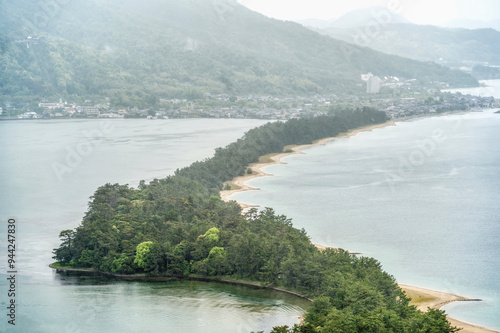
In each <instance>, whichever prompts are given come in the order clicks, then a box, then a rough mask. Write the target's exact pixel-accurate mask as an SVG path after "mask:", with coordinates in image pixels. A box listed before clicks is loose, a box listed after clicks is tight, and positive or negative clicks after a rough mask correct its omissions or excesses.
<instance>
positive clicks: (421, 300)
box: [399, 284, 498, 333]
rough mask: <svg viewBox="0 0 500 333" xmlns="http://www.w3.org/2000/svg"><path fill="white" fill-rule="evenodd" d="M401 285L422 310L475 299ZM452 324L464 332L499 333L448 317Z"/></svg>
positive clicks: (414, 303) (413, 302)
mask: <svg viewBox="0 0 500 333" xmlns="http://www.w3.org/2000/svg"><path fill="white" fill-rule="evenodd" d="M399 287H400V288H401V289H403V291H404V292H405V293H406V295H407V296H408V297H410V298H411V299H412V301H411V303H410V304H413V305H415V306H416V307H417V309H419V310H421V311H427V308H428V307H429V308H433V309H441V308H442V307H443V306H445V305H446V304H448V303H451V302H457V301H475V300H472V299H469V298H466V297H462V296H458V295H454V294H449V293H444V292H441V291H435V290H429V289H424V288H418V287H413V286H407V285H403V284H400V285H399ZM448 320H449V322H450V323H451V325H452V326H456V327H461V328H462V330H461V331H460V332H462V333H498V331H493V330H489V329H486V328H483V327H479V326H475V325H472V324H468V323H464V322H462V321H459V320H456V319H453V318H450V317H448Z"/></svg>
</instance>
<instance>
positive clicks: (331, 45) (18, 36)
mask: <svg viewBox="0 0 500 333" xmlns="http://www.w3.org/2000/svg"><path fill="white" fill-rule="evenodd" d="M39 5H40V4H35V5H34V4H33V2H32V1H29V0H17V1H10V2H7V1H3V2H0V52H3V54H2V57H1V58H0V101H11V102H19V101H25V102H34V101H37V102H38V101H40V100H41V99H56V100H58V99H59V98H65V99H68V100H71V101H75V102H80V101H84V100H86V99H91V100H95V101H100V102H104V101H109V102H110V103H111V104H112V106H113V107H138V108H149V107H165V108H171V107H172V106H173V105H172V104H171V103H170V99H175V98H178V99H188V100H199V99H203V98H204V96H205V93H211V94H221V93H226V94H228V95H232V96H230V97H229V101H228V103H229V102H231V103H234V102H235V101H236V99H235V97H234V95H239V96H244V95H248V94H263V95H274V96H292V95H293V96H297V95H298V96H309V95H315V94H318V93H320V94H332V93H334V94H337V95H342V94H358V93H363V92H364V90H365V89H364V88H363V87H362V85H361V83H362V81H361V80H360V74H362V73H366V72H372V73H373V74H375V75H379V76H381V77H383V76H397V77H400V78H402V79H417V80H418V82H419V84H420V86H432V85H433V84H434V82H435V81H442V82H447V83H449V84H450V85H452V86H470V85H477V81H476V80H474V79H473V78H472V77H470V76H469V75H467V74H465V73H462V72H460V71H452V70H449V69H447V68H444V67H441V66H438V65H436V64H432V63H423V62H418V61H413V60H409V59H404V58H401V57H397V56H390V55H387V54H383V53H380V52H376V51H373V50H371V49H368V48H362V47H358V46H354V45H351V44H348V43H345V42H343V41H339V40H335V39H332V38H330V37H327V36H322V35H320V34H318V33H315V32H313V31H310V30H308V29H306V28H304V27H302V26H301V25H299V24H296V23H292V22H282V21H278V20H273V19H270V18H267V17H265V16H263V15H260V14H258V13H255V12H252V11H250V10H248V9H246V8H245V7H243V6H241V5H239V4H238V3H237V2H236V1H229V0H228V1H222V0H189V1H187V0H186V1H178V0H161V1H157V0H144V1H133V0H129V1H122V0H120V1H118V0H105V1H101V0H99V1H97V0H85V1H84V0H74V1H70V2H68V1H64V2H63V3H61V2H57V1H55V2H52V5H47V6H46V7H44V6H42V5H40V6H39ZM28 36H44V37H46V38H45V39H44V40H43V41H40V42H38V43H37V44H35V43H31V44H29V48H28V47H27V45H28V44H27V43H25V42H16V41H22V40H24V39H26V38H27V37H28ZM246 106H247V107H250V108H251V107H252V105H251V103H248V105H246ZM268 106H269V107H272V106H273V105H272V103H271V102H270V104H269V105H268ZM207 107H210V106H209V103H208V102H207Z"/></svg>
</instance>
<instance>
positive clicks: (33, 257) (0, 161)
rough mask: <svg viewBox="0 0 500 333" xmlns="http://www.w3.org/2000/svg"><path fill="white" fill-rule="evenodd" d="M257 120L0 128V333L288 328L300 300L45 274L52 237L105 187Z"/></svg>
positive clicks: (131, 180) (161, 172) (181, 159)
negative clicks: (11, 221)
mask: <svg viewBox="0 0 500 333" xmlns="http://www.w3.org/2000/svg"><path fill="white" fill-rule="evenodd" d="M263 123H264V122H263V121H260V120H207V119H190V120H158V121H146V120H113V121H100V120H65V121H11V122H0V141H1V142H2V145H0V171H1V176H0V184H1V191H2V192H1V194H0V198H1V199H0V213H1V216H0V219H1V222H2V223H1V224H0V225H1V231H0V235H1V236H0V237H1V243H0V244H1V246H0V253H1V255H0V256H1V258H2V259H1V260H0V273H1V274H0V281H1V282H0V307H1V308H2V309H3V310H0V314H1V321H0V331H1V332H5V331H8V332H75V333H76V332H159V331H162V332H195V333H196V332H250V331H251V330H268V329H270V328H271V327H273V326H275V325H284V324H288V325H291V324H293V323H295V322H297V318H298V317H299V316H300V315H301V314H302V313H303V311H304V310H303V308H304V306H305V305H306V304H305V303H304V302H303V301H301V300H297V299H296V298H294V297H289V296H287V295H284V294H281V293H273V292H270V291H256V290H249V289H246V288H241V287H231V286H226V285H217V284H210V283H208V284H207V283H196V282H172V283H128V282H112V281H105V280H95V279H94V280H93V279H83V280H82V279H75V278H70V277H65V276H60V275H59V274H56V273H55V272H54V271H53V270H51V269H49V268H48V267H47V266H48V264H50V263H51V262H52V261H53V260H52V258H51V257H52V249H53V248H55V247H57V246H58V245H59V239H58V234H59V232H60V231H61V230H63V229H73V228H75V227H76V226H77V225H78V223H79V222H80V220H81V218H82V216H83V214H84V212H85V210H86V205H87V202H88V200H89V197H90V196H91V195H92V194H93V193H94V191H95V190H96V189H97V187H98V186H101V185H103V184H105V183H107V182H110V183H121V184H126V183H128V184H130V185H133V186H136V185H137V184H138V183H139V181H140V180H141V179H146V180H151V179H153V178H155V177H156V178H160V177H165V176H167V175H169V174H172V173H173V171H174V170H175V169H177V168H180V167H184V166H187V165H189V164H190V163H192V162H194V161H196V160H201V159H204V158H206V157H210V156H211V155H212V154H213V151H214V148H216V147H221V146H225V145H227V144H229V143H231V142H233V141H235V140H236V139H238V138H239V137H241V136H242V135H243V133H244V132H245V131H247V130H249V129H251V128H254V127H256V126H259V125H261V124H263ZM10 217H14V218H15V219H16V220H17V232H16V242H17V244H16V245H17V257H16V259H17V263H16V264H17V267H16V268H17V270H18V271H19V274H18V275H17V281H16V282H17V286H16V291H17V293H16V294H17V295H16V301H17V309H16V310H17V313H16V315H17V317H16V326H15V328H14V327H11V326H10V325H8V324H7V319H6V318H7V317H6V313H7V310H6V306H7V302H8V300H9V298H8V297H7V288H8V285H7V280H6V275H5V272H6V271H7V269H6V264H7V250H6V239H7V236H6V232H7V226H6V224H7V223H6V222H7V219H8V218H10Z"/></svg>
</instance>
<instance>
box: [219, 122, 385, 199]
mask: <svg viewBox="0 0 500 333" xmlns="http://www.w3.org/2000/svg"><path fill="white" fill-rule="evenodd" d="M394 125H395V122H394V121H392V120H390V121H387V122H385V123H381V124H375V125H369V126H364V127H360V128H356V129H353V130H350V131H348V132H346V133H341V134H339V135H338V136H335V137H330V138H324V139H321V140H318V141H315V142H314V143H312V144H308V145H300V146H288V147H285V150H286V151H290V152H286V153H278V154H270V155H265V156H261V158H260V160H259V162H258V163H253V164H251V165H249V168H250V170H252V174H247V175H244V176H241V177H236V178H234V179H233V180H232V181H230V182H229V183H228V184H229V185H230V186H231V190H224V191H221V192H220V197H221V199H222V200H224V201H230V200H231V199H229V197H230V196H231V195H233V194H235V193H237V192H242V191H250V190H257V189H256V188H253V187H251V186H248V185H247V184H246V182H248V181H249V180H251V179H254V178H257V177H263V176H270V174H268V173H266V172H264V171H262V168H264V167H266V166H269V165H273V164H284V163H285V162H283V161H282V160H281V159H282V158H283V157H285V156H289V155H294V154H303V152H302V149H304V148H308V147H312V146H320V145H324V144H326V143H327V142H329V141H332V140H336V139H341V138H348V137H352V136H355V135H357V134H359V133H361V132H365V131H371V130H374V129H377V128H383V127H386V126H394ZM239 204H240V206H241V207H243V208H249V207H252V205H250V204H247V203H243V202H239Z"/></svg>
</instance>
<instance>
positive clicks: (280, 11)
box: [238, 0, 500, 25]
mask: <svg viewBox="0 0 500 333" xmlns="http://www.w3.org/2000/svg"><path fill="white" fill-rule="evenodd" d="M238 2H240V3H241V4H242V5H244V6H246V7H248V8H250V9H252V10H254V11H257V12H260V13H262V14H264V15H267V16H269V17H273V18H277V19H281V20H294V19H305V18H318V19H330V18H336V17H339V16H341V15H343V14H345V13H347V12H349V11H351V10H354V9H358V8H364V7H371V6H385V7H389V8H390V7H392V8H397V9H398V12H399V13H400V14H402V15H403V16H405V17H406V18H407V19H408V20H410V21H412V22H414V23H418V24H434V25H438V24H442V23H445V22H447V21H450V20H452V19H455V18H467V19H473V20H481V21H491V20H495V19H500V1H499V0H238Z"/></svg>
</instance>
